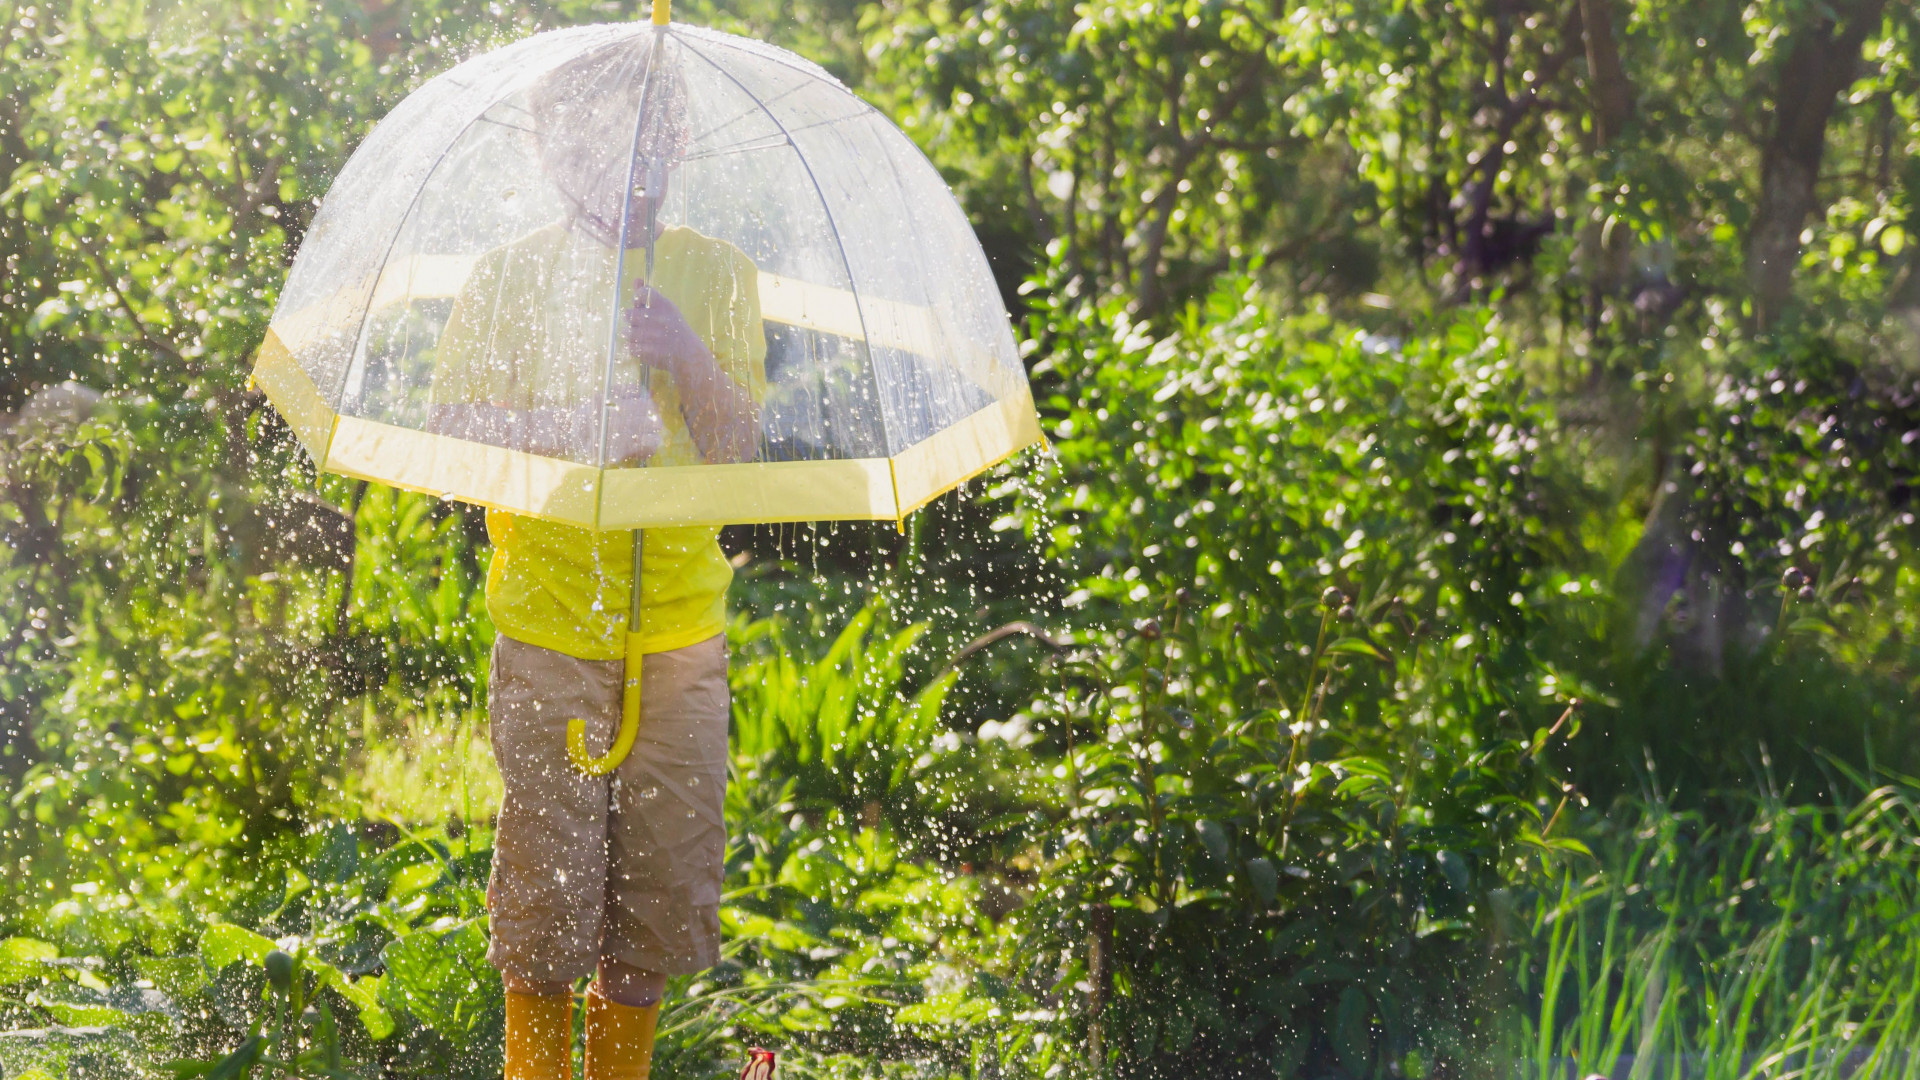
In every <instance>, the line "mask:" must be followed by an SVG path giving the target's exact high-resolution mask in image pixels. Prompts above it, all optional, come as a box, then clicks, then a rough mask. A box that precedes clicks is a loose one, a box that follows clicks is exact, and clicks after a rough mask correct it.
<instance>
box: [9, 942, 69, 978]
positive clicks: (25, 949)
mask: <svg viewBox="0 0 1920 1080" xmlns="http://www.w3.org/2000/svg"><path fill="white" fill-rule="evenodd" d="M59 958H60V949H59V947H58V946H55V945H51V944H49V943H47V942H44V941H40V940H38V939H35V938H30V937H10V938H6V939H4V940H0V986H12V985H13V984H15V983H22V982H25V981H27V980H28V979H31V978H33V977H34V976H36V975H40V974H42V973H43V972H44V971H45V970H46V969H45V964H46V962H47V961H49V960H58V959H59Z"/></svg>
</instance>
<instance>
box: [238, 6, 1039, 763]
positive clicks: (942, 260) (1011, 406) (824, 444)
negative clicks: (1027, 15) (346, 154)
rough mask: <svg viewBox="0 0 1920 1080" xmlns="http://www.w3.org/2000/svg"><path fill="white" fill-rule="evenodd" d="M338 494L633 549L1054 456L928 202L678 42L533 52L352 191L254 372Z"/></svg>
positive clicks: (846, 105) (372, 140) (561, 46)
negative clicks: (360, 484) (487, 512)
mask: <svg viewBox="0 0 1920 1080" xmlns="http://www.w3.org/2000/svg"><path fill="white" fill-rule="evenodd" d="M253 375H254V380H255V383H256V385H258V386H259V387H260V388H261V389H262V390H263V391H264V392H265V393H266V395H267V396H268V398H269V399H271V400H272V402H273V404H274V406H275V407H276V408H277V409H278V410H279V411H280V413H281V415H282V416H283V417H284V418H285V419H286V421H287V423H288V424H289V425H290V426H291V427H292V429H293V430H294V432H295V433H296V434H297V436H298V437H299V439H300V441H301V443H302V444H303V446H304V447H305V448H306V450H307V452H308V453H309V454H310V455H312V457H313V460H314V461H315V463H316V464H317V465H318V466H319V467H320V468H321V469H323V470H325V471H328V472H334V473H340V474H344V475H347V476H354V477H359V478H362V479H367V480H373V481H378V482H380V483H385V484H392V485H395V486H398V487H402V488H408V489H413V490H418V491H424V492H429V493H431V494H434V495H439V496H443V497H446V498H453V499H461V500H465V501H468V502H473V503H479V504H482V505H485V506H488V507H494V508H498V509H502V510H507V511H512V512H514V513H518V514H526V515H532V516H536V517H541V518H546V519H550V520H553V521H559V522H566V523H571V524H574V525H578V526H582V527H585V528H589V529H596V530H612V529H622V530H624V529H631V530H634V536H633V539H634V554H635V574H634V593H633V596H634V600H633V606H632V611H631V613H630V624H629V631H630V632H629V635H628V647H627V653H628V660H627V665H628V669H627V694H626V704H625V710H624V715H623V718H622V724H621V727H620V734H619V735H618V736H616V738H615V741H614V745H613V747H612V749H611V750H610V751H609V753H608V754H606V755H605V756H604V757H601V758H599V759H593V758H592V757H591V756H590V755H589V754H588V753H587V752H586V750H585V747H584V745H583V737H582V735H581V734H580V732H581V730H582V729H581V727H580V725H579V724H578V722H576V724H575V727H574V730H573V732H572V733H571V737H570V740H569V741H570V750H571V751H572V756H573V758H574V760H575V763H576V764H577V765H580V766H581V767H582V768H584V769H587V770H588V771H592V772H605V771H608V770H610V769H611V768H612V767H613V766H614V765H616V764H618V761H619V760H620V759H621V758H623V757H624V756H625V752H626V749H627V747H628V746H629V745H630V744H631V740H632V737H633V732H634V726H635V723H636V721H637V717H638V707H639V705H638V686H639V666H640V658H639V653H638V651H637V647H636V643H637V641H638V636H637V634H636V633H635V631H637V630H638V629H639V627H638V625H637V623H638V620H639V617H640V605H639V572H638V568H639V556H640V536H641V532H640V530H643V529H646V528H654V527H664V526H707V527H717V526H720V525H726V524H733V523H748V522H775V521H817V520H828V519H868V520H893V521H896V522H898V521H900V520H901V519H903V518H904V517H905V516H906V515H907V514H909V513H911V512H912V511H913V510H915V509H917V508H918V507H920V506H922V505H924V504H925V503H927V502H928V501H930V500H932V499H933V498H935V497H936V496H938V495H940V494H941V493H942V492H945V491H947V490H948V489H950V488H952V487H954V486H956V485H958V484H959V483H960V482H962V481H964V480H965V479H967V478H968V477H970V476H973V475H975V474H977V473H979V472H981V471H982V470H984V469H987V468H989V467H990V466H992V465H994V464H995V463H997V462H999V461H1001V460H1002V459H1004V458H1006V457H1008V456H1009V455H1011V454H1013V453H1015V452H1016V451H1018V450H1020V449H1022V448H1024V447H1026V446H1028V445H1030V444H1033V443H1035V442H1037V441H1039V439H1040V430H1039V425H1038V421H1037V418H1036V416H1035V414H1034V408H1033V400H1032V396H1031V392H1030V390H1029V388H1028V385H1027V380H1026V375H1025V371H1024V369H1023V368H1022V366H1021V364H1020V361H1019V358H1018V355H1017V353H1016V351H1015V347H1014V340H1013V333H1012V328H1011V326H1010V325H1009V321H1008V317H1007V313H1006V309H1005V307H1004V305H1003V304H1002V303H1001V300H1000V294H999V292H998V290H997V288H996V287H995V284H994V281H993V277H992V275H991V273H990V272H989V270H988V266H987V260H986V257H985V255H984V253H983V252H982V251H981V250H980V245H979V242H978V241H977V240H976V239H975V237H974V235H973V231H972V229H971V228H970V227H969V226H968V224H967V220H966V218H965V216H964V215H963V213H962V212H961V210H960V207H959V205H958V203H957V202H956V201H955V200H954V198H953V196H952V194H951V193H950V192H949V191H948V190H947V187H946V185H945V183H944V182H943V181H942V180H941V179H940V176H939V174H938V173H937V172H935V170H934V168H933V167H932V165H931V164H929V163H928V161H927V160H926V158H925V157H924V156H923V155H922V154H921V153H920V152H919V150H918V149H917V148H916V147H915V146H914V145H913V144H912V142H910V141H909V140H908V139H907V138H906V136H905V135H903V134H902V133H901V132H900V131H899V130H898V129H897V128H895V127H894V126H893V125H892V124H891V123H889V122H888V121H887V120H886V118H885V117H883V116H882V115H881V114H880V113H879V112H877V111H875V110H874V109H873V108H871V107H870V106H868V105H866V104H865V103H863V102H861V101H860V100H859V99H858V98H856V97H854V96H853V94H852V93H850V92H849V91H848V90H847V89H846V88H845V87H844V86H842V85H841V84H840V83H839V82H837V81H835V80H834V78H833V77H832V76H831V75H828V74H827V73H826V72H825V71H824V70H822V69H821V68H819V67H817V66H815V65H813V64H811V63H808V62H807V61H805V60H802V59H800V58H799V57H797V56H794V55H792V54H790V53H787V52H784V51H782V50H780V49H776V48H773V47H771V46H768V45H764V44H761V43H759V42H754V41H749V40H746V39H744V38H739V37H734V36H731V35H727V34H721V33H716V32H713V31H709V30H703V29H699V28H695V27H690V26H683V25H677V24H670V23H669V22H668V21H667V19H666V14H665V10H664V2H663V0H656V6H655V10H654V20H653V23H652V24H651V25H647V24H628V25H603V26H587V27H578V28H574V29H568V30H558V31H553V32H550V33H544V34H539V35H536V36H534V37H531V38H528V39H526V40H524V41H521V42H519V43H517V44H514V45H510V46H508V47H506V48H502V49H499V50H496V51H494V52H491V53H487V54H485V55H482V56H479V57H476V58H474V59H472V60H469V61H467V62H465V63H463V64H460V65H459V66H458V67H455V68H454V69H453V70H451V71H448V72H446V73H445V74H443V75H440V76H439V77H437V78H435V79H433V80H431V81H430V82H428V83H427V84H426V85H424V86H422V87H421V88H420V89H418V90H416V91H415V92H414V93H412V94H411V95H409V96H408V97H407V98H406V99H405V100H404V101H402V102H401V103H400V104H399V106H397V107H396V108H395V109H394V110H393V112H392V113H391V114H390V115H389V116H388V117H387V118H386V119H385V120H383V121H382V122H381V123H380V124H379V125H378V126H377V127H376V128H375V129H374V130H373V132H372V133H371V134H370V135H368V137H367V139H366V141H365V142H364V143H363V144H362V145H361V146H360V148H359V149H358V150H357V151H356V152H355V153H354V155H353V157H352V159H351V160H350V161H348V162H347V165H346V167H345V168H344V169H343V170H341V173H340V175H339V177H338V178H337V179H336V180H335V182H334V184H333V187H332V189H331V190H330V191H328V193H327V195H326V197H325V199H324V201H323V203H322V205H321V207H320V210H319V212H318V213H317V214H316V215H315V217H314V220H313V224H312V226H311V228H310V229H309V230H308V232H307V235H306V237H305V239H304V240H303V242H302V243H301V247H300V251H299V254H298V256H297V257H296V258H295V259H294V263H293V269H292V271H291V272H290V274H289V275H288V278H287V282H286V286H285V288H284V290H283V292H282V294H281V297H280V303H279V306H278V308H277V309H276V310H275V312H274V316H273V321H272V324H271V327H270V329H269V331H268V334H267V338H266V341H265V343H264V344H263V345H262V346H261V349H260V353H259V356H258V359H257V361H256V365H255V368H254V373H253Z"/></svg>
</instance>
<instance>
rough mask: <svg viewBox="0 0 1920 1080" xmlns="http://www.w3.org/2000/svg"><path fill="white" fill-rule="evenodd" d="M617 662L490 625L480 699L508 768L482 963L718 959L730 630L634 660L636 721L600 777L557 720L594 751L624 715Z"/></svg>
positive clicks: (550, 966) (541, 965) (536, 973)
mask: <svg viewBox="0 0 1920 1080" xmlns="http://www.w3.org/2000/svg"><path fill="white" fill-rule="evenodd" d="M623 676H624V669H623V664H622V663H621V662H620V661H618V660H614V661H600V660H579V659H575V658H574V657H571V656H568V655H566V654H564V653H558V652H554V651H552V650H551V649H542V648H540V647H538V646H536V645H528V644H526V643H524V642H520V641H514V640H512V639H510V638H507V637H505V636H501V637H499V638H496V639H495V642H494V646H493V673H492V677H491V680H490V682H489V684H488V692H487V711H488V719H489V722H490V725H491V733H492V738H493V757H494V760H495V761H497V762H498V763H499V765H500V775H501V777H502V779H504V780H505V782H506V800H505V802H504V803H503V804H502V805H501V808H500V825H499V830H498V832H497V834H496V836H495V838H494V851H493V879H492V880H491V881H490V882H489V883H488V885H487V911H488V914H489V916H490V921H491V923H492V932H493V933H492V936H493V944H492V946H491V947H490V948H489V949H488V951H487V959H488V960H489V961H491V962H492V963H493V966H494V967H496V968H499V969H501V970H502V971H506V972H509V973H511V974H513V975H516V976H518V977H520V978H523V979H534V980H543V981H550V982H562V981H567V982H570V981H572V980H575V979H578V978H580V977H582V976H585V975H587V974H589V973H590V972H592V971H593V969H594V967H595V966H596V965H597V964H598V962H599V961H600V959H601V958H602V957H605V958H608V959H612V960H617V961H620V962H622V963H625V964H630V965H632V966H634V967H637V968H640V969H642V970H645V971H654V972H659V973H661V974H666V975H685V974H690V973H693V972H697V971H704V970H705V969H707V968H709V967H712V966H713V965H714V963H715V962H717V961H718V960H719V957H720V915H719V908H720V877H721V872H722V869H723V863H724V862H725V858H726V845H727V830H726V825H725V824H724V822H723V821H722V820H721V809H722V806H723V804H724V803H725V800H726V790H727V711H728V700H727V642H726V638H725V637H724V636H716V637H712V638H709V639H707V640H706V641H703V642H700V643H699V644H697V645H689V646H687V647H686V648H684V649H675V650H673V651H671V652H663V653H652V654H649V655H648V656H647V657H646V659H645V661H644V662H643V663H642V665H641V676H640V678H641V683H640V730H639V735H638V737H637V738H636V739H635V740H634V743H633V752H632V753H631V754H629V755H628V756H627V759H626V761H624V762H622V763H621V764H620V767H619V768H618V769H615V770H614V772H613V774H612V775H611V776H603V777H588V776H583V775H581V774H580V773H579V772H578V771H577V770H575V769H574V768H573V766H571V765H570V764H568V762H567V721H568V720H569V719H571V718H573V717H576V716H577V717H580V718H581V719H583V720H585V721H586V723H587V748H588V750H589V751H590V752H593V753H604V752H605V750H606V748H607V747H608V746H609V745H610V744H611V743H612V741H613V734H614V731H615V729H616V728H617V727H618V726H619V723H620V683H621V680H622V678H623Z"/></svg>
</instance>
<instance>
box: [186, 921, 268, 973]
mask: <svg viewBox="0 0 1920 1080" xmlns="http://www.w3.org/2000/svg"><path fill="white" fill-rule="evenodd" d="M279 947H280V946H279V945H278V944H276V943H275V942H274V941H273V940H272V939H271V938H265V937H261V936H260V935H259V934H256V933H254V932H253V931H251V930H249V929H247V928H246V927H244V926H235V925H233V924H232V923H216V924H214V925H213V926H210V927H208V928H207V932H206V933H205V934H202V935H201V936H200V957H201V959H203V960H205V961H206V962H207V966H208V967H209V968H212V969H213V970H214V971H219V970H220V969H221V968H223V967H226V966H227V965H228V964H231V963H235V962H236V961H240V960H245V961H247V962H248V963H253V964H259V963H264V962H265V961H266V959H267V954H268V953H270V952H272V951H273V950H275V949H277V948H279Z"/></svg>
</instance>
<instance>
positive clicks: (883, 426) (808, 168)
mask: <svg viewBox="0 0 1920 1080" xmlns="http://www.w3.org/2000/svg"><path fill="white" fill-rule="evenodd" d="M676 36H678V35H676ZM681 40H682V43H683V44H685V45H686V47H687V51H688V52H690V53H692V54H693V55H695V56H697V57H699V58H700V59H701V60H703V61H705V62H706V65H707V66H708V67H710V68H712V69H713V70H715V71H717V72H719V73H720V75H721V76H722V77H723V78H725V79H726V80H727V81H728V82H730V83H732V84H733V85H734V86H736V87H738V88H739V90H740V92H741V93H743V94H745V95H747V98H748V100H750V101H752V102H753V103H754V104H755V105H758V106H760V108H761V109H762V110H764V111H765V112H766V114H767V119H768V120H771V121H773V125H774V126H775V127H777V128H779V129H780V134H781V135H783V136H785V137H786V140H787V143H788V144H789V145H791V146H792V147H793V156H794V157H796V158H798V159H800V168H801V169H802V170H804V171H805V172H806V174H807V182H808V183H809V184H812V185H813V194H814V197H815V198H817V199H819V200H820V212H821V213H822V214H825V215H826V217H827V228H828V229H829V230H831V231H832V233H833V244H834V247H835V249H836V250H838V251H839V252H840V267H841V269H842V270H844V271H846V275H847V291H849V292H851V293H852V294H853V310H854V312H855V313H856V314H858V315H859V316H860V344H861V346H862V347H864V348H865V349H866V350H867V367H868V369H869V370H872V367H873V341H872V337H871V335H870V334H869V333H868V331H867V309H866V305H865V304H864V303H863V302H861V299H860V289H859V286H858V285H856V284H855V283H854V280H853V261H852V260H851V259H849V258H847V245H846V242H845V241H844V240H842V239H841V238H840V227H839V226H838V225H836V224H834V220H833V207H831V206H829V205H827V193H826V191H825V190H823V189H822V188H821V187H820V178H819V177H817V176H815V175H814V174H813V163H812V162H809V161H808V160H807V155H805V154H803V153H801V152H800V145H799V144H798V143H795V142H794V141H793V134H792V133H791V132H789V131H788V130H787V125H785V124H783V123H781V122H780V118H779V117H778V116H775V115H774V114H773V110H772V109H768V108H767V106H766V103H765V102H763V101H761V100H760V96H759V95H758V94H755V93H754V92H753V91H752V90H749V89H748V88H747V85H746V84H745V83H743V82H741V81H740V80H739V79H737V78H735V77H734V75H733V73H732V72H730V71H728V70H727V69H726V68H723V67H721V66H720V65H719V64H718V63H715V62H714V59H713V58H712V57H710V56H708V55H707V54H706V53H704V52H702V51H700V49H699V48H697V47H696V46H694V44H693V43H692V42H691V41H688V40H686V39H685V38H684V37H683V38H682V39H681ZM880 435H881V438H882V440H883V441H884V442H885V443H886V450H887V457H888V459H889V460H891V459H892V457H893V440H892V439H890V438H888V437H887V435H888V432H887V410H886V409H885V408H882V409H880ZM899 502H900V500H899V493H898V491H896V492H895V493H894V509H895V511H898V510H899Z"/></svg>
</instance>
